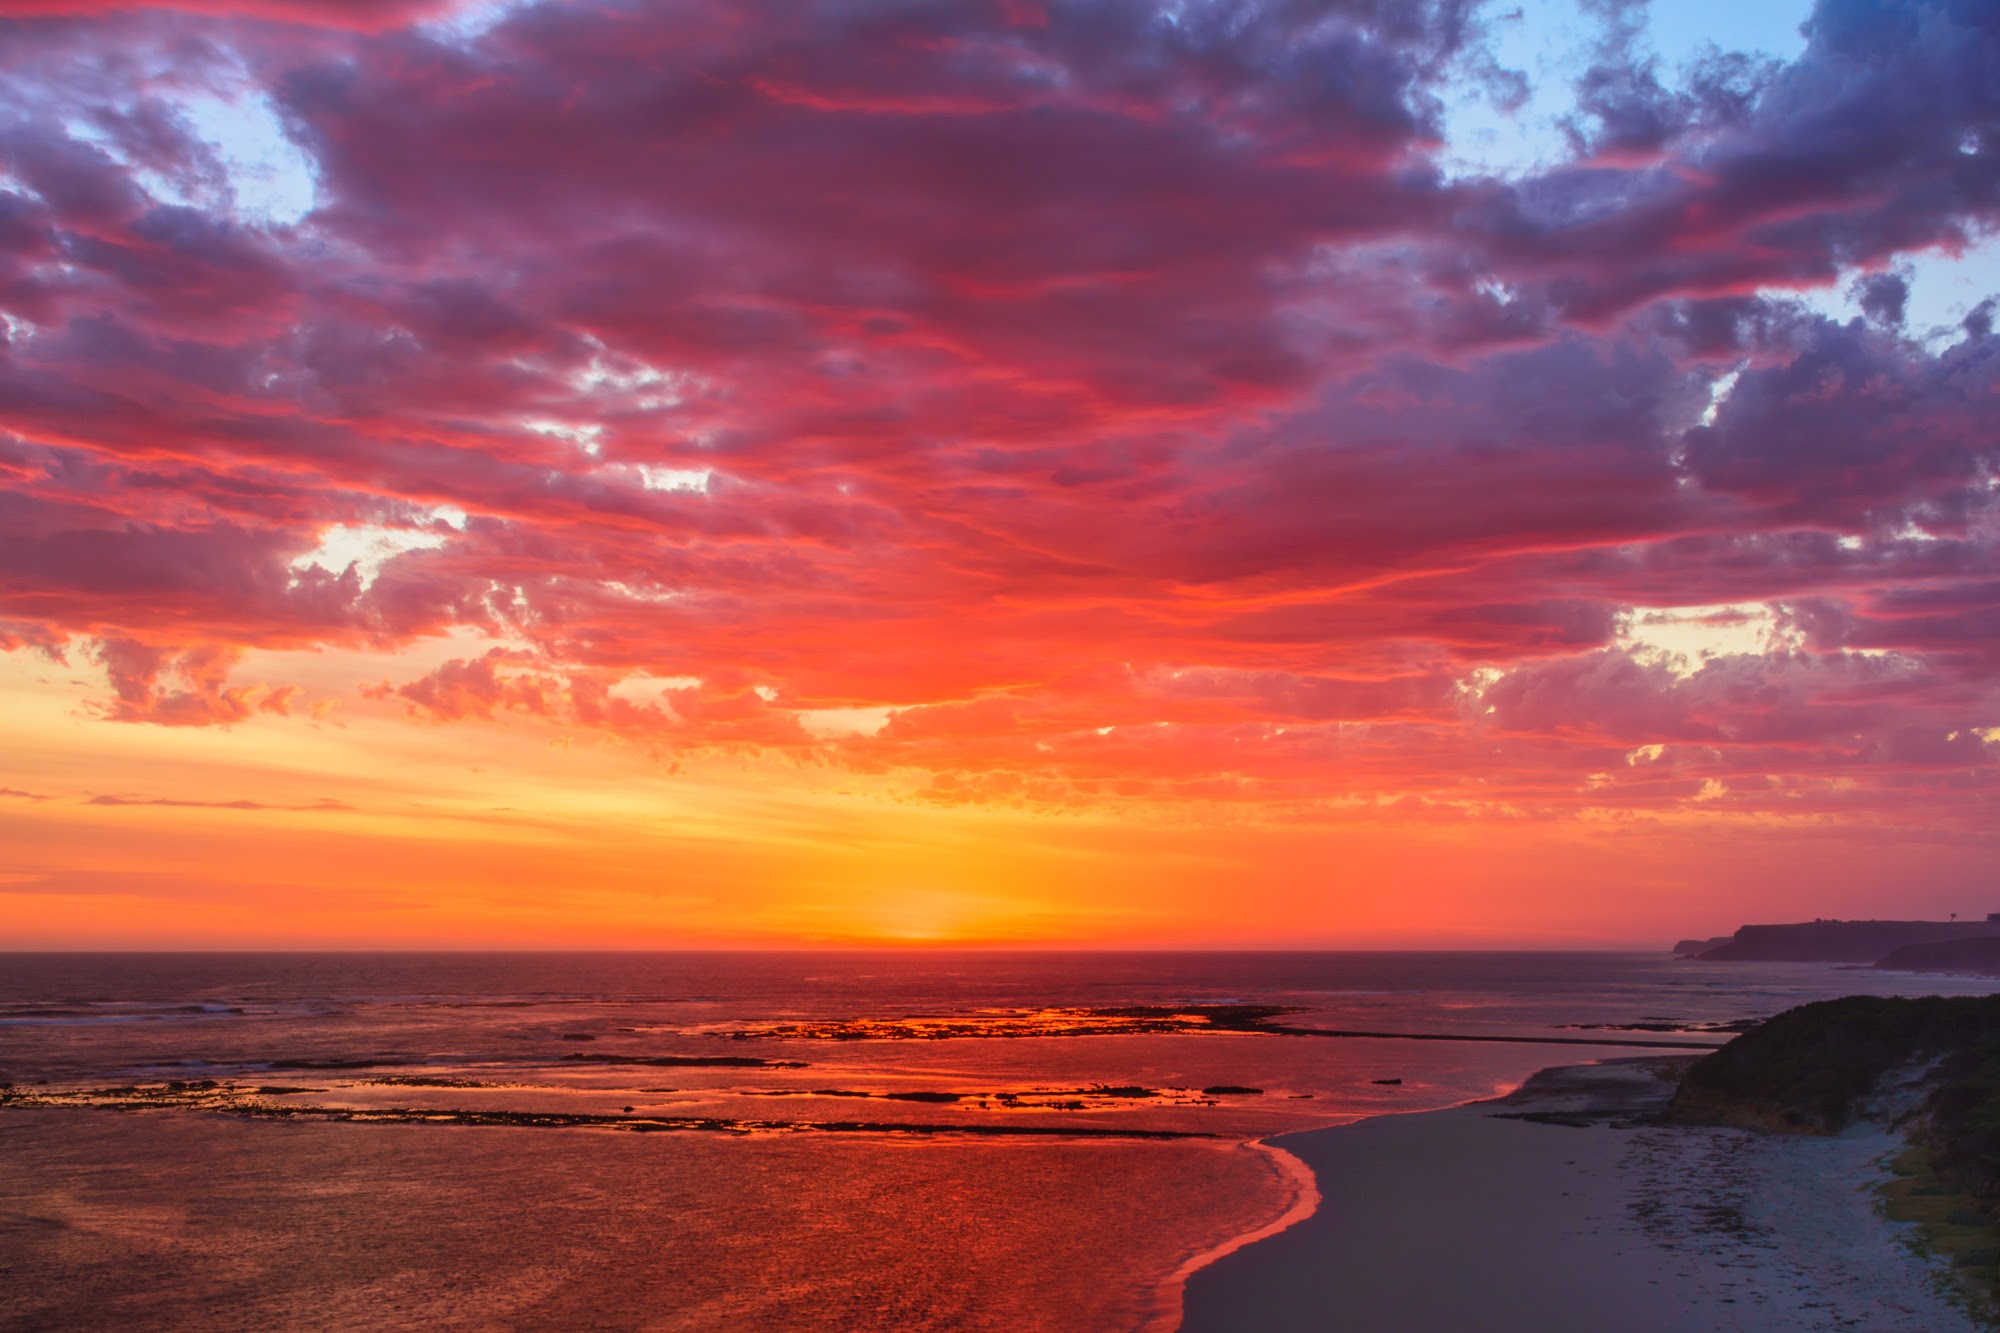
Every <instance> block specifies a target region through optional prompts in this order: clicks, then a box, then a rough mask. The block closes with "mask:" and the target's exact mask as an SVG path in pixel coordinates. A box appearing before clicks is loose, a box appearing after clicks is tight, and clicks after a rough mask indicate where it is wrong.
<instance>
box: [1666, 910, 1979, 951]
mask: <svg viewBox="0 0 2000 1333" xmlns="http://www.w3.org/2000/svg"><path fill="white" fill-rule="evenodd" d="M1972 939H2000V913H1995V914H1994V915H1992V916H1989V917H1987V918H1986V919H1985V920H1984V921H1833V920H1820V921H1801V922H1797V923H1794V924H1791V925H1771V926H1743V927H1741V928H1740V929H1738V930H1737V932H1736V933H1735V934H1734V935H1731V936H1730V937H1729V938H1728V939H1726V940H1724V941H1722V942H1720V943H1715V942H1714V941H1711V942H1710V943H1711V944H1713V945H1714V947H1712V948H1707V949H1704V950H1701V951H1700V952H1698V953H1694V954H1692V955H1689V954H1687V953H1685V952H1684V950H1685V949H1686V946H1688V945H1690V944H1695V943H1698V942H1697V941H1693V940H1683V941H1681V942H1680V944H1678V945H1676V946H1675V948H1674V952H1675V953H1676V954H1677V955H1680V956H1683V957H1687V956H1693V957H1696V958H1699V959H1701V960H1702V961H1703V962H1758V963H1873V962H1875V961H1876V960H1878V959H1881V958H1884V957H1886V956H1887V955H1888V954H1890V953H1892V952H1894V951H1896V950H1898V949H1902V948H1907V947H1909V946H1911V945H1927V944H1943V943H1948V942H1952V941H1958V940H1972Z"/></svg>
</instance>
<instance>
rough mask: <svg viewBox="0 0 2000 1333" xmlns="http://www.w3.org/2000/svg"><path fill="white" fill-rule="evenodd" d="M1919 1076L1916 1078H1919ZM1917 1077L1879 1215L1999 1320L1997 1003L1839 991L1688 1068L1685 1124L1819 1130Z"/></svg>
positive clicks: (1676, 1106) (1682, 1103)
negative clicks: (1895, 1083)
mask: <svg viewBox="0 0 2000 1333" xmlns="http://www.w3.org/2000/svg"><path fill="white" fill-rule="evenodd" d="M1926 1066H1928V1069H1927V1070H1926ZM1902 1071H1910V1072H1911V1073H1912V1074H1915V1073H1916V1072H1917V1071H1924V1072H1923V1073H1922V1081H1921V1085H1920V1092H1921V1100H1920V1101H1919V1102H1918V1103H1917V1104H1916V1105H1915V1106H1914V1108H1912V1109H1910V1110H1909V1112H1908V1114H1907V1118H1906V1119H1905V1120H1904V1122H1903V1125H1904V1128H1905V1129H1906V1131H1907V1132H1908V1136H1909V1143H1910V1146H1909V1148H1908V1149H1907V1150H1906V1151H1904V1152H1903V1153H1901V1154H1900V1155H1898V1156H1897V1158H1896V1159H1895V1160H1894V1161H1893V1162H1892V1163H1891V1167H1890V1169H1891V1171H1892V1172H1893V1173H1894V1178H1893V1179H1892V1180H1891V1181H1890V1182H1889V1183H1888V1184H1887V1185H1885V1186H1884V1187H1883V1189H1882V1197H1883V1206H1884V1208H1885V1210H1886V1211H1887V1212H1888V1214H1889V1216H1890V1217H1892V1218H1895V1219H1896V1220H1898V1221H1902V1222H1910V1223H1914V1224H1915V1225H1916V1226H1917V1227H1918V1228H1919V1236H1920V1238H1921V1240H1920V1243H1921V1245H1922V1247H1923V1248H1924V1249H1926V1250H1927V1251H1929V1252H1930V1253H1932V1254H1933V1255H1935V1256H1936V1257H1938V1258H1939V1259H1940V1260H1942V1261H1943V1262H1945V1263H1946V1264H1947V1265H1948V1266H1949V1271H1950V1274H1951V1277H1952V1279H1953V1280H1954V1282H1955V1283H1956V1284H1957V1285H1958V1286H1959V1287H1960V1288H1961V1289H1962V1290H1963V1291H1964V1293H1965V1294H1966V1296H1967V1297H1968V1298H1969V1300H1970V1302H1971V1303H1972V1305H1973V1306H1974V1307H1975V1312H1976V1313H1977V1314H1979V1315H1980V1316H1981V1317H1982V1318H1983V1319H1984V1320H1986V1321H1987V1322H1989V1323H1990V1322H1992V1321H1993V1319H1994V1316H1995V1313H1996V1311H2000V995H1984V996H1964V997H1952V998H1944V997H1926V998H1922V999H1885V998H1881V997H1877V996H1863V995H1851V996H1848V997H1847V998H1845V999H1840V1000H1827V1001H1824V1002H1822V1003H1819V1004H1808V1005H1803V1006H1801V1007H1799V1008H1797V1009H1791V1010H1787V1011H1786V1012H1784V1013H1782V1014H1779V1015H1778V1016H1777V1017H1775V1018H1773V1019H1771V1020H1769V1021H1768V1022H1766V1023H1764V1024H1763V1025H1762V1026H1761V1027H1759V1028H1757V1029H1756V1030H1755V1031H1753V1032H1749V1033H1746V1034H1745V1035H1743V1036H1741V1037H1738V1038H1737V1039H1736V1040H1734V1041H1732V1042H1730V1043H1729V1044H1728V1045H1727V1046H1724V1047H1723V1048H1722V1049H1720V1050H1718V1051H1717V1052H1715V1053H1714V1054H1713V1055H1710V1056H1706V1057H1704V1058H1703V1059H1701V1060H1698V1061H1696V1062H1695V1063H1694V1064H1693V1065H1691V1066H1689V1068H1688V1070H1687V1073H1686V1075H1685V1076H1684V1077H1683V1079H1682V1081H1681V1085H1680V1088H1679V1090H1678V1091H1677V1092H1676V1093H1675V1095H1674V1100H1673V1102H1672V1104H1671V1105H1670V1106H1669V1108H1668V1110H1667V1118H1668V1119H1670V1120H1675V1121H1679V1122H1681V1123H1685V1124H1710V1125H1737V1126H1743V1127H1746V1128H1755V1129H1779V1130H1788V1131H1792V1132H1796V1133H1817V1134H1826V1133H1833V1132H1835V1131H1838V1130H1839V1129H1841V1128H1843V1127H1844V1126H1846V1125H1847V1124H1849V1123H1851V1122H1852V1121H1853V1120H1854V1118H1855V1117H1856V1116H1857V1115H1858V1114H1859V1113H1860V1111H1861V1108H1862V1105H1863V1103H1864V1102H1865V1101H1866V1099H1867V1098H1868V1097H1869V1096H1870V1094H1872V1093H1874V1092H1876V1091H1878V1090H1879V1089H1880V1087H1881V1085H1882V1082H1883V1080H1884V1078H1885V1076H1887V1075H1890V1074H1894V1073H1898V1072H1902Z"/></svg>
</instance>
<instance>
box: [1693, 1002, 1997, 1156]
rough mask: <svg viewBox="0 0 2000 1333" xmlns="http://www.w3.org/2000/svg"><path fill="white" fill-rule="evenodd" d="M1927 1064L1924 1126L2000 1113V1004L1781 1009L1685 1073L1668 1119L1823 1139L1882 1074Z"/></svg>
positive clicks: (1867, 1004)
mask: <svg viewBox="0 0 2000 1333" xmlns="http://www.w3.org/2000/svg"><path fill="white" fill-rule="evenodd" d="M1932 1060H1940V1061H1942V1064H1941V1065H1940V1066H1939V1069H1938V1072H1937V1074H1936V1075H1935V1076H1934V1079H1935V1091H1934V1092H1933V1094H1932V1097H1933V1101H1934V1103H1935V1105H1934V1106H1933V1108H1932V1112H1931V1114H1932V1115H1933V1117H1935V1116H1937V1115H1940V1114H1941V1115H1943V1116H1944V1117H1945V1119H1946V1120H1947V1121H1949V1122H1950V1123H1951V1124H1953V1125H1954V1126H1957V1125H1959V1124H1961V1123H1963V1124H1966V1125H1969V1124H1970V1123H1971V1122H1972V1121H1973V1120H1976V1119H1978V1118H1979V1117H1980V1116H1981V1115H1982V1114H1986V1113H1988V1112H1991V1113H1994V1114H2000V1103H1996V1102H1995V1101H1994V1100H1993V1099H1994V1097H1995V1095H1996V1094H2000V995H1980V996H1956V997H1949V998H1947V997H1939V996H1930V997H1925V998H1922V999H1909V1000H1905V999H1889V998H1883V997H1880V996H1873V995H1850V996H1848V997H1847V998H1845V999H1840V1000H1825V1001H1822V1002H1820V1003H1818V1004H1807V1005H1801V1006H1800V1007H1799V1008H1797V1009H1788V1010H1786V1011H1785V1012H1784V1013H1782V1014H1779V1015H1778V1016H1777V1017H1775V1018H1772V1019H1770V1020H1768V1021H1766V1022H1765V1023H1763V1024H1762V1025H1761V1026H1759V1027H1758V1028H1756V1029H1755V1030H1754V1031H1751V1032H1747V1033H1745V1034H1744V1035H1742V1036H1740V1037H1738V1038H1736V1039H1735V1040H1734V1041H1732V1042H1730V1043H1729V1044H1728V1045H1727V1046H1724V1047H1722V1048H1721V1049H1720V1050H1718V1051H1716V1052H1715V1053H1714V1054H1712V1055H1708V1056H1705V1057H1703V1058H1702V1059H1700V1060H1698V1061H1696V1062H1695V1063H1694V1064H1693V1065H1692V1066H1690V1067H1689V1069H1688V1071H1687V1074H1686V1076H1685V1077H1684V1078H1683V1079H1682V1080H1681V1085H1680V1090H1679V1091H1678V1092H1677V1093H1676V1094H1675V1096H1674V1100H1673V1104H1672V1106H1671V1107H1669V1109H1668V1113H1667V1114H1668V1117H1669V1118H1670V1119H1674V1120H1679V1121H1682V1122H1684V1123H1690V1124H1723V1125H1743V1126H1747V1127H1752V1128H1760V1129H1786V1130H1792V1131H1795V1132H1802V1133H1810V1134H1829V1133H1833V1132H1835V1131H1837V1130H1839V1129H1841V1128H1842V1127H1844V1126H1845V1125H1847V1124H1848V1123H1849V1122H1850V1121H1852V1120H1853V1118H1854V1116H1855V1114H1856V1111H1857V1110H1858V1109H1859V1106H1860V1103H1861V1102H1862V1100H1863V1099H1864V1098H1866V1097H1867V1096H1868V1094H1869V1093H1871V1092H1872V1091H1874V1090H1875V1088H1876V1086H1877V1085H1878V1084H1879V1083H1880V1082H1881V1080H1882V1077H1883V1076H1884V1075H1885V1074H1888V1073H1889V1072H1891V1071H1893V1070H1898V1069H1903V1068H1907V1067H1910V1066H1913V1065H1917V1064H1920V1063H1923V1062H1926V1061H1932ZM1982 1107H1983V1108H1986V1110H1985V1111H1982V1110H1981V1109H1980V1108H1982ZM1995 1127H1996V1129H2000V1122H1996V1126H1995Z"/></svg>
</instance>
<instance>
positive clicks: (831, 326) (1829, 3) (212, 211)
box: [0, 0, 2000, 947]
mask: <svg viewBox="0 0 2000 1333" xmlns="http://www.w3.org/2000/svg"><path fill="white" fill-rule="evenodd" d="M0 10H4V12H5V13H6V14H8V15H11V16H13V17H9V18H4V19H0V339H4V341H0V650H4V651H0V947H6V946H13V947H318V946H323V947H373V946H381V947H431V946H447V947H457V946H466V947H485V946H510V947H552V946H579V947H600V946H611V947H674V946H769V945H779V946H786V945H846V944H876V943H908V944H923V943H981V944H997V945H1115V946H1160V945H1166V946H1235V945H1244V946H1297V947H1319V946H1336V947H1337V946H1358V947H1367V946H1383V945H1390V946H1422V945H1439V946H1481V945H1486V946H1494V947H1522V946H1539V945H1558V946H1584V945H1628V944H1632V945H1644V946H1647V947H1652V946H1654V945H1658V946H1660V947H1664V946H1665V945H1666V944H1668V943H1671V941H1672V940H1673V939H1675V938H1678V937H1680V936H1682V935H1707V934H1713V933H1719V932H1723V931H1727V930H1730V929H1733V928H1734V927H1735V926H1736V925H1738V924H1740V923H1741V922H1743V921H1746V920H1788V919H1798V918H1801V917H1807V918H1810V917H1813V916H1821V915H1828V916H1857V915H1909V916H1916V915H1938V916H1942V915H1943V914H1944V913H1945V912H1948V911H1957V912H1960V913H1961V914H1971V913H1978V914H1983V913H1985V912H1987V911H1993V910H2000V873H1996V870H1995V866H1996V864H2000V862H1996V856H1995V854H1996V851H2000V818H1996V814H2000V811H1996V802H1995V795H1996V792H2000V334H1997V333H1996V331H1995V323H1996V308H1995V306H1994V304H1993V302H1992V301H1991V300H1989V297H1991V296H1993V295H1995V294H2000V238H1997V237H2000V233H1996V228H2000V7H1996V6H1995V5H1993V4H1992V3H1990V0H1820V2H1819V3H1818V4H1817V5H1814V4H1811V3H1807V2H1806V0H1799V2H1798V3H1794V2H1793V0H1756V2H1755V3H1743V2H1742V0H1730V2H1728V3H1724V2H1723V0H1662V2H1661V3H1660V5H1659V6H1658V7H1657V11H1656V12H1649V10H1648V7H1647V5H1646V4H1645V3H1644V2H1643V0H1637V2H1633V0H1518V2H1517V0H1499V2H1498V3H1488V4H1480V3H1477V2H1476V0H1429V2H1427V3H1418V2H1417V0H1325V2H1324V3H1306V2H1304V0H1272V2H1270V3H1263V4H1255V3H1230V4H1222V3H1215V4H1209V3H1202V2H1201V0H1187V2H1186V3H1180V2H1176V0H1156V2H1154V3H1116V2H1113V0H1089V2H1086V3H1038V2H1037V0H996V3H991V4H988V3H979V2H976V0H963V2H962V3H949V4H922V3H906V2H897V0H883V2H880V3H865V2H860V0H856V2H850V3H816V4H815V3H794V2H791V0H785V2H773V3H769V4H765V3H759V2H758V0H712V2H704V0H685V2H683V3H657V4H656V3H641V2H640V0H546V2H544V3H533V2H524V3H475V4H462V5H452V4H448V3H414V2H405V0H187V3H183V4H179V5H157V6H152V7H142V6H140V5H139V4H137V3H135V2H134V0H124V2H122V3H96V2H94V0H9V2H8V3H6V4H5V5H4V6H0Z"/></svg>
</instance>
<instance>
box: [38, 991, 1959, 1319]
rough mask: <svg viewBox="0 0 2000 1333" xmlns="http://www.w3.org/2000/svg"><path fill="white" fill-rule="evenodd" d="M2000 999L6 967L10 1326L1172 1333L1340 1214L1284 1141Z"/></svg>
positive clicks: (1830, 993) (1806, 993)
mask: <svg viewBox="0 0 2000 1333" xmlns="http://www.w3.org/2000/svg"><path fill="white" fill-rule="evenodd" d="M1991 989H1993V986H1992V985H1991V984H1990V983H1986V982H1979V981H1971V980H1956V979H1949V978H1913V977H1909V976H1903V975H1897V974H1886V973H1876V972H1869V971H1857V970H1849V969H1839V968H1834V967H1831V966H1827V965H1816V964H1720V963H1714V964H1709V963H1696V962H1681V961H1675V960H1671V959H1668V958H1666V957H1664V956H1659V955H1651V954H1644V955H1641V954H1577V953H1539V954H1537V953H1265V954H1258V953H1171V954H1170V953H958V952H951V953H943V952H896V953H887V952H885V953H862V952H841V953H755V954H751V953H630V954H610V953H514V954H502V953H436V954H399V953H378V954H352V953H348V954H338V953H328V954H11V955H0V1084H4V1085H5V1086H4V1087H0V1325H4V1326H8V1327H15V1326H18V1327H28V1328H36V1329H52V1330H68V1329H77V1330H82V1329H93V1330H94V1329H102V1328H107V1327H135V1328H136V1327H144V1328H149V1329H231V1328H246V1329H247V1328H253V1327H255V1328H270V1327H290V1328H313V1329H382V1328H399V1327H401V1328H424V1329H487V1328H561V1329H689V1330H693V1329H703V1330H708V1329H716V1330H763V1329H772V1330H792V1329H800V1330H804V1329H857V1330H861V1329H866V1330H876V1329H913V1330H915V1329H953V1330H959V1329H1075V1330H1097V1329H1133V1330H1167V1329H1171V1328H1173V1327H1174V1325H1175V1323H1176V1321H1177V1319H1178V1310H1179V1281H1180V1279H1181V1278H1184V1277H1185V1275H1186V1273H1187V1272H1189V1271H1191V1269H1192V1268H1194V1267H1195V1266H1197V1265H1199V1264H1200V1263H1201V1262H1203V1261H1204V1259H1205V1258H1206V1257H1209V1256H1212V1255H1214V1254H1216V1253H1218V1252H1220V1251H1222V1250H1225V1249H1227V1248H1229V1247H1230V1246H1232V1245H1234V1244H1237V1243H1240V1242H1241V1241H1243V1240H1244V1239H1245V1238H1247V1237H1253V1236H1255V1235H1257V1234H1258V1233H1259V1232H1261V1231H1266V1230H1268V1229H1270V1228H1271V1227H1272V1226H1274V1225H1276V1224H1279V1223H1280V1222H1282V1221H1283V1220H1285V1219H1287V1218H1292V1217H1297V1216H1299V1215H1300V1214H1301V1213H1302V1212H1303V1211H1304V1210H1307V1209H1309V1208H1310V1207H1313V1206H1317V1207H1320V1208H1339V1207H1340V1206H1341V1201H1340V1200H1339V1199H1338V1198H1327V1199H1319V1198H1317V1191H1316V1189H1315V1187H1314V1184H1313V1182H1312V1181H1311V1178H1310V1173H1306V1172H1304V1171H1303V1168H1302V1167H1300V1166H1299V1164H1298V1163H1297V1162H1296V1160H1295V1159H1292V1158H1291V1157H1290V1155H1289V1154H1287V1153H1285V1152H1284V1151H1283V1150H1282V1148H1273V1147H1270V1146H1268V1145H1266V1144H1265V1143H1264V1142H1263V1141H1264V1140H1266V1139H1268V1138H1270V1137H1271V1136H1273V1135H1278V1134H1283V1133H1287V1132H1290V1131H1294V1130H1301V1129H1310V1128H1318V1127H1323V1126H1328V1125H1335V1124H1340V1123H1343V1122H1346V1121H1351V1120H1354V1119H1356V1118H1359V1117H1362V1116H1369V1115H1377V1114H1382V1113H1387V1112H1398V1111H1416V1110H1425V1109H1431V1108H1436V1107H1441V1106H1447V1105H1454V1104H1457V1103H1460V1102H1464V1101H1468V1100H1472V1099H1477V1098H1481V1097H1486V1096H1490V1095H1493V1094H1496V1093H1499V1092H1502V1091H1505V1090H1507V1089H1509V1088H1511V1087H1513V1086H1515V1085H1517V1084H1518V1083H1519V1082H1520V1081H1521V1080H1522V1079H1524V1078H1525V1077H1526V1076H1527V1075H1529V1074H1530V1073H1532V1072H1533V1071H1535V1070H1537V1069H1540V1068H1544V1067H1547V1066H1550V1065H1556V1064H1573V1063H1581V1062H1584V1061H1587V1060H1593V1059H1601V1058H1616V1057H1628V1056H1635V1055H1645V1054H1647V1053H1649V1052H1654V1053H1670V1052H1671V1050H1672V1049H1675V1048H1676V1047H1680V1046H1704V1045H1714V1044H1718V1043H1720V1042H1721V1041H1723V1040H1726V1039H1727V1036H1728V1032H1727V1025H1729V1024H1731V1023H1738V1022H1741V1021H1743V1020H1751V1019H1756V1018H1759V1017H1763V1016H1766V1015H1769V1014H1772V1013H1775V1012H1777V1011H1779V1010H1781V1009H1785V1008H1789V1007H1791V1006H1793V1005H1796V1004H1801V1003H1804V1002H1806V1001H1809V1000H1814V999H1824V998H1830V997H1833V996H1837V995H1843V994H1854V993H1873V994H1915V993H1927V994H1928V993H1940V994H1956V993H1984V992H1986V991H1988V990H1991ZM1332 1032H1346V1033H1388V1034H1401V1035H1395V1036H1372V1035H1371V1036H1329V1035H1315V1034H1325V1033H1332ZM1438 1037H1448V1038H1453V1039H1450V1040H1434V1039H1425V1038H1438ZM1460 1038H1479V1039H1480V1040H1461V1039H1460ZM1503 1039H1512V1040H1503ZM1627 1043H1658V1044H1657V1045H1647V1044H1627Z"/></svg>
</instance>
